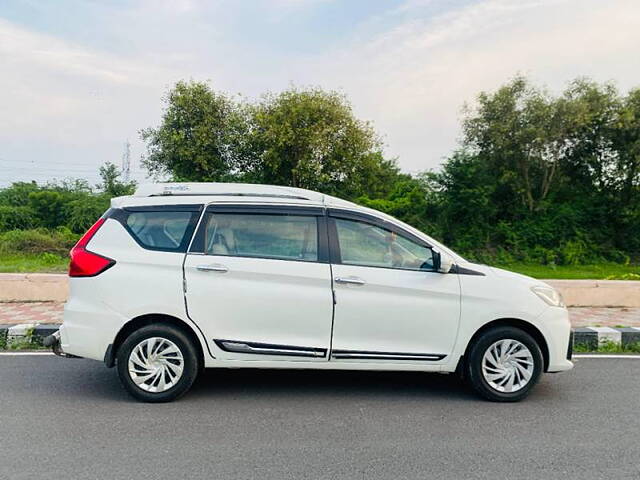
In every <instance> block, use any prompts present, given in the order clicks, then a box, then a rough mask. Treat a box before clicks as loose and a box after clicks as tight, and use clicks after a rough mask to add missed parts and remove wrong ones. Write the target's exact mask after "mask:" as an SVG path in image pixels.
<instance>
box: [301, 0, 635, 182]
mask: <svg viewBox="0 0 640 480" xmlns="http://www.w3.org/2000/svg"><path fill="white" fill-rule="evenodd" d="M431 3H432V2H426V3H414V4H412V5H407V6H406V7H407V8H406V11H407V12H408V13H410V15H409V17H411V18H408V19H405V20H404V21H403V22H401V23H400V24H398V25H396V26H394V27H393V28H391V29H389V30H387V31H384V32H381V33H379V34H378V35H376V36H374V37H373V38H366V39H359V43H357V44H353V45H350V46H348V47H347V48H344V49H341V51H336V52H332V53H331V54H329V55H326V56H324V57H323V58H315V59H313V60H311V61H310V62H309V64H308V65H306V66H305V68H310V69H312V71H313V76H314V77H315V78H317V80H316V83H320V84H321V85H331V86H334V87H341V88H343V89H344V91H345V92H346V93H347V94H348V95H349V96H350V98H351V99H352V100H353V103H354V106H355V107H356V110H357V111H358V112H359V113H360V114H361V115H362V116H364V117H367V118H371V119H373V120H374V122H375V125H376V126H377V128H378V130H379V131H381V132H383V133H385V134H386V140H387V143H388V150H389V152H390V153H391V154H395V155H397V156H398V157H399V159H400V163H401V165H402V166H403V167H404V168H406V169H408V170H412V171H416V170H421V169H425V168H432V167H436V166H437V165H438V164H439V163H440V161H441V160H442V158H443V157H444V156H445V155H447V154H448V153H450V152H451V150H452V149H453V148H454V146H455V145H456V140H457V138H458V136H459V132H460V131H459V122H460V109H461V107H462V105H463V103H464V102H465V101H473V100H474V98H475V97H476V95H477V94H478V93H479V91H481V90H493V89H495V88H497V87H498V86H499V85H500V84H502V83H504V82H506V81H507V80H509V79H510V78H511V77H513V76H514V75H515V74H517V73H524V74H526V75H529V76H530V77H531V78H532V79H533V80H534V81H535V82H539V83H542V84H545V85H548V86H549V87H550V88H552V89H553V90H556V91H558V90H560V89H561V88H562V87H563V86H564V85H566V83H567V82H568V81H569V80H571V79H573V78H575V77H578V76H583V75H587V76H591V77H593V78H594V79H596V80H599V81H607V80H617V81H618V82H619V84H620V86H621V87H623V88H629V87H631V86H633V85H634V82H636V81H637V80H636V79H637V78H639V74H640V61H638V58H639V57H638V55H637V45H639V44H640V29H638V28H637V19H638V18H640V3H639V2H634V1H612V2H600V1H597V0H593V1H589V0H575V1H571V0H544V1H543V0H540V1H524V2H513V1H510V0H488V1H483V2H477V3H474V4H472V5H470V6H466V7H462V8H458V9H456V10H453V11H447V12H445V13H442V14H440V15H436V16H433V17H431V18H420V17H419V16H418V14H419V9H420V7H421V6H424V4H431ZM397 13H398V12H397V11H396V12H394V14H397Z"/></svg>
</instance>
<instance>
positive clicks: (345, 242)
mask: <svg viewBox="0 0 640 480" xmlns="http://www.w3.org/2000/svg"><path fill="white" fill-rule="evenodd" d="M329 231H330V237H331V241H332V263H333V267H332V268H333V281H334V289H335V299H336V305H335V318H334V327H333V342H332V350H331V352H332V353H331V361H349V362H354V361H357V362H386V363H388V362H393V363H406V362H410V363H414V362H421V363H427V364H429V363H435V362H439V361H441V360H444V358H445V357H446V356H447V355H449V354H450V353H451V351H452V349H453V346H454V342H455V339H456V335H457V331H458V323H459V317H460V284H459V281H458V275H456V274H442V273H438V272H436V271H434V268H433V261H432V250H431V248H430V247H429V246H428V245H427V244H426V243H425V242H424V241H422V240H421V239H420V238H418V237H416V236H415V235H413V234H411V233H409V232H405V231H403V230H401V229H399V228H397V227H395V226H394V225H392V224H390V223H388V222H384V221H375V220H374V219H371V218H368V219H367V218H358V217H357V216H354V215H351V214H345V215H341V214H340V211H334V212H332V214H331V216H330V217H329Z"/></svg>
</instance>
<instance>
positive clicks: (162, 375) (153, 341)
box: [128, 337, 184, 393]
mask: <svg viewBox="0 0 640 480" xmlns="http://www.w3.org/2000/svg"><path fill="white" fill-rule="evenodd" d="M128 368H129V376H130V377H131V380H133V382H134V383H135V384H136V385H137V386H138V387H140V388H141V389H142V390H144V391H146V392H151V393H161V392H166V391H167V390H169V389H170V388H171V387H173V386H174V385H175V384H176V383H178V381H179V380H180V378H181V377H182V372H183V370H184V358H183V356H182V352H181V351H180V349H179V348H178V347H177V345H176V344H175V343H173V342H172V341H171V340H167V339H166V338H161V337H152V338H147V339H145V340H142V341H141V342H140V343H139V344H138V345H136V346H135V347H134V348H133V350H131V354H130V355H129V362H128Z"/></svg>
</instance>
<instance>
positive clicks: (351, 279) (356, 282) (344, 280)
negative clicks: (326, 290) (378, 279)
mask: <svg viewBox="0 0 640 480" xmlns="http://www.w3.org/2000/svg"><path fill="white" fill-rule="evenodd" d="M334 281H335V282H336V283H346V284H349V285H364V284H365V283H367V282H365V281H364V280H362V279H361V278H359V277H336V278H334Z"/></svg>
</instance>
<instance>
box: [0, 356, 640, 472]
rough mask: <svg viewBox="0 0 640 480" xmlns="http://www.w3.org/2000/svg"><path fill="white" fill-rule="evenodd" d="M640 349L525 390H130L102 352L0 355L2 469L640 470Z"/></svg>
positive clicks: (228, 381)
mask: <svg viewBox="0 0 640 480" xmlns="http://www.w3.org/2000/svg"><path fill="white" fill-rule="evenodd" d="M639 373H640V360H629V359H623V360H605V359H593V360H592V359H582V360H579V362H578V364H577V366H576V368H575V369H574V370H573V371H572V372H568V373H564V374H558V375H545V376H544V377H543V380H542V381H541V383H540V384H539V385H538V386H537V388H536V390H535V391H534V393H533V394H532V395H531V396H530V397H529V398H528V399H527V400H525V401H524V402H522V403H519V404H495V403H488V402H485V401H482V400H479V399H477V398H476V397H475V396H474V395H473V394H472V393H471V392H469V391H468V390H467V389H466V388H465V387H464V386H463V385H461V384H460V383H459V382H458V381H457V380H456V379H455V378H454V377H452V376H443V375H437V374H421V373H357V372H356V373H352V372H304V371H298V372H292V371H272V370H270V371H259V370H227V371H215V370H213V371H207V372H206V373H205V375H204V376H203V377H201V378H200V379H199V381H198V382H197V384H196V385H195V387H194V389H193V390H192V391H191V392H190V393H189V394H187V396H185V397H183V398H182V399H181V400H179V401H178V402H175V403H172V404H163V405H146V404H141V403H136V402H135V401H133V400H131V399H130V398H129V397H128V396H127V394H126V393H125V392H124V390H123V389H122V388H121V387H120V384H119V382H118V380H117V378H116V372H115V370H109V369H106V368H105V367H104V366H103V365H102V364H100V363H99V362H93V361H89V360H72V359H62V358H57V357H50V356H46V357H33V356H30V357H28V356H22V357H10V356H0V382H1V383H0V479H3V480H4V479H11V480H13V479H21V478H25V479H31V480H32V479H39V478H69V479H74V480H75V479H89V478H91V479H93V478H95V479H108V478H120V479H132V478H133V479H136V480H141V479H161V478H170V479H196V478H207V479H217V478H220V479H233V478H242V479H252V478H259V479H307V478H308V479H316V478H318V479H320V478H322V479H334V478H336V479H338V478H339V479H342V478H344V479H367V480H368V479H378V478H384V479H413V478H416V479H418V478H419V479H438V480H442V479H465V478H474V479H479V478H491V479H493V480H495V479H506V478H514V479H526V478H535V479H555V478H559V479H562V480H569V479H580V480H586V479H594V478H598V479H599V478H601V479H627V478H629V479H640V375H639Z"/></svg>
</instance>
